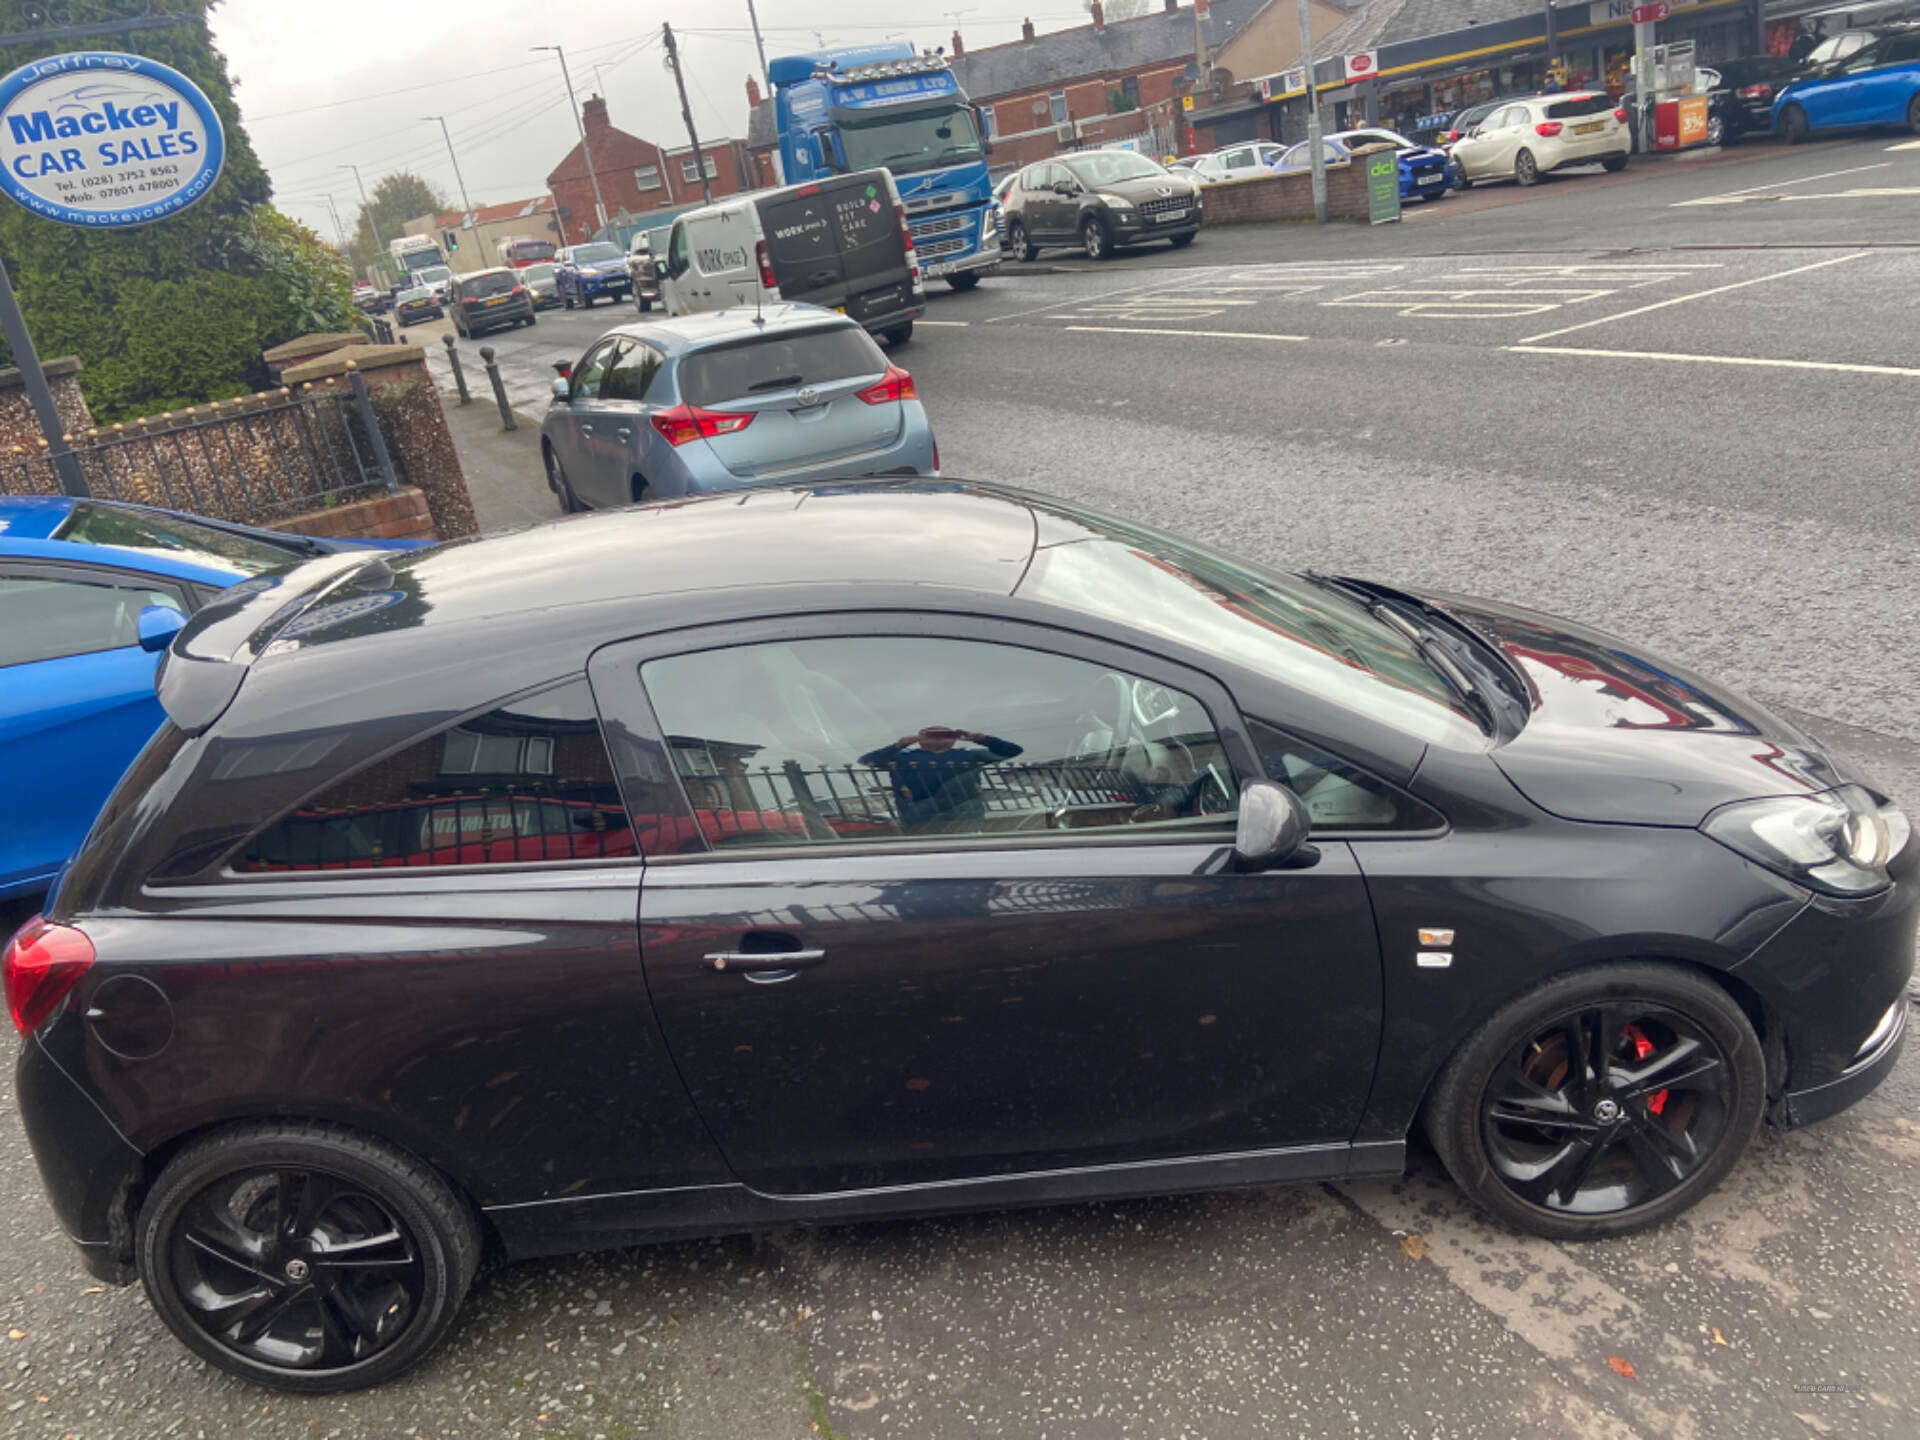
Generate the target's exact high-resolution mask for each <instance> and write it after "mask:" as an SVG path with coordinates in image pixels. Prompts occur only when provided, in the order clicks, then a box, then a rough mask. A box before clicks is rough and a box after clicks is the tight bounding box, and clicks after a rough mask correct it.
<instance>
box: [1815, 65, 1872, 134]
mask: <svg viewBox="0 0 1920 1440" xmlns="http://www.w3.org/2000/svg"><path fill="white" fill-rule="evenodd" d="M1884 48H1885V47H1884V46H1883V45H1880V44H1875V45H1867V46H1863V47H1862V48H1860V49H1859V50H1856V51H1855V52H1854V53H1853V54H1852V55H1851V56H1849V57H1848V58H1847V59H1846V60H1844V61H1842V62H1841V64H1840V67H1839V69H1838V70H1837V71H1836V72H1835V73H1834V75H1833V77H1832V78H1831V79H1829V80H1825V81H1822V82H1820V83H1819V84H1816V85H1814V86H1813V87H1812V88H1811V89H1810V90H1809V91H1808V93H1807V94H1806V96H1805V97H1804V98H1803V100H1802V103H1803V104H1804V105H1805V107H1806V111H1807V120H1808V123H1809V124H1811V125H1812V126H1813V128H1814V129H1816V130H1820V129H1844V128H1846V127H1847V126H1850V125H1865V124H1868V123H1870V122H1869V121H1868V120H1867V118H1866V116H1867V80H1866V75H1867V72H1869V71H1871V70H1873V69H1874V68H1875V67H1876V66H1878V65H1879V63H1880V57H1881V53H1882V51H1883V49H1884Z"/></svg>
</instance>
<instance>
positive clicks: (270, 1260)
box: [134, 1121, 480, 1394]
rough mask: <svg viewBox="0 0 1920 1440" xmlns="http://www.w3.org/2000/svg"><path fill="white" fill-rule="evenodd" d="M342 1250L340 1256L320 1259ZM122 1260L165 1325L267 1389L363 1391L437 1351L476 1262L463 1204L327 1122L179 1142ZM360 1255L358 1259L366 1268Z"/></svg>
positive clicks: (471, 1225)
mask: <svg viewBox="0 0 1920 1440" xmlns="http://www.w3.org/2000/svg"><path fill="white" fill-rule="evenodd" d="M349 1244H351V1245H353V1246H354V1247H355V1251H356V1253H355V1257H354V1263H353V1264H352V1265H350V1266H349V1265H344V1264H341V1265H337V1266H336V1265H335V1264H333V1263H330V1262H329V1261H328V1259H327V1257H328V1255H329V1254H330V1253H338V1249H339V1248H340V1247H342V1246H344V1245H349ZM134 1260H135V1265H136V1267H137V1269H138V1271H139V1275H140V1280H141V1283H142V1284H143V1285H144V1286H145V1287H146V1291H147V1297H148V1299H149V1300H150V1301H151V1302H152V1304H153V1308H154V1310H155V1311H156V1312H157V1313H158V1314H159V1316H160V1318H161V1320H162V1321H163V1322H165V1324H166V1326H167V1328H168V1329H169V1330H171V1331H173V1333H174V1335H175V1336H176V1337H177V1338H178V1339H179V1340H180V1342H181V1343H182V1344H184V1345H185V1346H186V1347H187V1348H188V1349H189V1350H191V1351H193V1352H194V1353H195V1354H196V1355H199V1356H201V1357H202V1358H203V1359H205V1360H207V1361H208V1362H209V1363H210V1364H213V1365H215V1366H217V1367H218V1368H220V1369H222V1370H225V1371H227V1372H228V1373H229V1374H232V1375H238V1376H240V1377H241V1378H242V1379H245V1380H251V1381H253V1382H255V1383H256V1384H260V1385H266V1386H270V1387H272V1388H274V1389H277V1390H288V1391H296V1392H302V1393H306V1394H325V1393H330V1392H336V1391H341V1390H357V1389H360V1388H362V1387H364V1386H368V1385H377V1384H379V1383H380V1382H382V1381H384V1380H390V1379H392V1378H393V1377H394V1376H396V1375H399V1374H401V1373H402V1372H404V1371H406V1370H408V1369H411V1368H412V1367H413V1366H414V1365H416V1364H418V1363H419V1362H420V1361H421V1360H422V1359H423V1358H424V1357H425V1356H426V1355H427V1353H428V1352H429V1351H431V1350H432V1349H433V1347H434V1346H435V1345H437V1344H438V1343H439V1342H440V1340H441V1339H442V1338H443V1337H444V1336H445V1335H446V1333H447V1331H448V1329H449V1328H450V1327H451V1326H452V1324H453V1320H454V1316H455V1314H456V1313H457V1312H458V1310H459V1308H460V1302H461V1300H462V1299H464V1298H465V1296H466V1293H467V1287H468V1286H469V1285H470V1284H471V1283H472V1281H473V1276H474V1272H475V1271H476V1270H478V1269H479V1265H480V1227H479V1224H478V1222H477V1221H476V1220H475V1219H474V1215H473V1211H472V1208H471V1207H470V1206H469V1205H468V1204H467V1203H466V1201H465V1200H463V1199H462V1198H461V1197H460V1196H459V1195H458V1194H456V1193H455V1192H454V1190H453V1189H452V1187H451V1186H449V1185H448V1184H447V1182H446V1181H445V1180H444V1179H443V1178H442V1177H441V1176H440V1175H439V1174H438V1173H437V1172H436V1171H434V1170H433V1169H432V1168H431V1167H429V1166H427V1165H425V1164H423V1163H422V1162H421V1161H419V1160H416V1159H415V1158H413V1157H412V1156H411V1155H408V1154H406V1153H405V1152H403V1151H401V1150H397V1149H394V1148H392V1147H391V1146H388V1145H385V1144H382V1143H380V1142H379V1141H376V1140H372V1139H369V1138H367V1137H365V1136H362V1135H359V1134H356V1133H354V1132H352V1131H350V1130H345V1129H342V1128H339V1127H337V1126H332V1125H320V1124H308V1123H300V1122H288V1121H274V1122H268V1123H262V1124H254V1125H245V1126H240V1127H236V1128H234V1129H231V1130H225V1131H221V1132H219V1133H217V1134H214V1135H211V1136H209V1137H207V1138H206V1139H204V1140H200V1141H197V1142H195V1143H194V1144H192V1145H189V1146H188V1147H187V1148H186V1149H184V1150H182V1151H181V1152H180V1153H179V1154H178V1155H176V1156H175V1157H174V1158H173V1159H172V1160H171V1161H170V1162H168V1164H167V1167H166V1168H165V1169H164V1170H162V1171H161V1172H160V1178H159V1179H158V1180H157V1181H156V1182H155V1183H154V1186H153V1189H152V1190H151V1191H150V1192H149V1193H148V1195H147V1198H146V1200H145V1202H144V1203H143V1204H142V1205H141V1207H140V1215H139V1220H138V1222H137V1225H136V1231H135V1236H134ZM370 1260H371V1261H372V1262H373V1263H369V1261H370Z"/></svg>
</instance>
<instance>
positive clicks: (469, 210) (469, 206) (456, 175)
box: [420, 115, 473, 215]
mask: <svg viewBox="0 0 1920 1440" xmlns="http://www.w3.org/2000/svg"><path fill="white" fill-rule="evenodd" d="M420 118H421V119H422V120H438V121H439V122H440V138H441V139H443V140H445V141H446V142H447V159H448V160H449V161H450V162H451V163H452V165H453V183H454V184H456V185H458V186H459V187H460V208H461V209H462V210H464V211H465V212H466V214H468V215H471V214H473V202H472V201H470V200H468V199H467V182H466V181H465V180H463V179H461V178H460V160H459V157H458V156H456V155H455V154H454V153H453V136H451V135H449V134H448V133H447V117H446V116H444V115H422V116H421V117H420Z"/></svg>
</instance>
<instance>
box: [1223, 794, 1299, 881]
mask: <svg viewBox="0 0 1920 1440" xmlns="http://www.w3.org/2000/svg"><path fill="white" fill-rule="evenodd" d="M1309 828H1310V822H1309V821H1308V819H1307V807H1306V805H1305V804H1304V803H1303V802H1302V801H1301V799H1300V797H1299V796H1298V795H1296V794H1294V793H1293V791H1291V790H1289V789H1287V787H1286V786H1284V785H1276V784H1275V783H1274V782H1273V781H1271V780H1249V781H1247V783H1246V784H1244V785H1242V786H1241V787H1240V813H1239V815H1238V816H1237V817H1236V818H1235V821H1234V830H1233V868H1234V869H1236V870H1239V871H1241V872H1243V873H1245V874H1253V873H1256V872H1258V871H1261V870H1276V869H1285V870H1298V869H1304V868H1305V867H1306V866H1309V865H1312V864H1314V863H1315V862H1316V861H1318V860H1319V858H1320V852H1319V850H1317V849H1316V848H1314V847H1313V846H1312V845H1309V844H1307V831H1308V829H1309Z"/></svg>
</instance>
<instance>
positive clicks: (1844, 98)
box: [1773, 29, 1920, 145]
mask: <svg viewBox="0 0 1920 1440" xmlns="http://www.w3.org/2000/svg"><path fill="white" fill-rule="evenodd" d="M1869 125H1904V126H1906V127H1907V128H1908V129H1910V130H1913V131H1914V132H1916V133H1920V29H1906V30H1897V31H1894V32H1893V33H1892V34H1889V35H1883V36H1882V37H1881V38H1880V39H1878V40H1876V41H1875V42H1874V43H1873V44H1871V45H1867V46H1865V47H1863V48H1861V49H1859V50H1856V51H1854V52H1853V54H1851V55H1849V56H1848V57H1847V58H1846V59H1845V60H1842V61H1840V62H1839V63H1838V64H1837V65H1835V66H1833V67H1831V68H1830V69H1826V70H1824V71H1823V73H1821V74H1819V75H1816V76H1809V77H1808V78H1806V79H1804V80H1796V81H1794V82H1793V83H1792V84H1791V85H1788V86H1787V87H1786V88H1785V89H1784V90H1782V91H1781V92H1780V94H1779V95H1778V96H1777V97H1776V98H1775V99H1774V102H1773V128H1774V129H1775V130H1776V131H1778V132H1779V133H1780V134H1782V135H1784V136H1786V137H1787V139H1788V140H1789V141H1791V142H1792V143H1793V144H1796V145H1798V144H1799V143H1800V142H1801V141H1802V140H1805V139H1807V138H1809V137H1810V136H1812V135H1814V134H1816V133H1818V132H1820V131H1826V130H1854V129H1860V128H1862V127H1865V126H1869Z"/></svg>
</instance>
